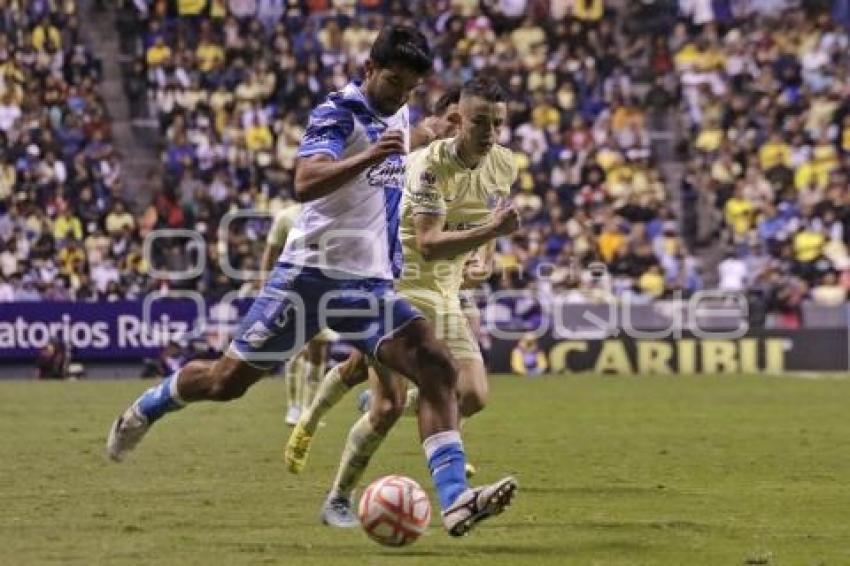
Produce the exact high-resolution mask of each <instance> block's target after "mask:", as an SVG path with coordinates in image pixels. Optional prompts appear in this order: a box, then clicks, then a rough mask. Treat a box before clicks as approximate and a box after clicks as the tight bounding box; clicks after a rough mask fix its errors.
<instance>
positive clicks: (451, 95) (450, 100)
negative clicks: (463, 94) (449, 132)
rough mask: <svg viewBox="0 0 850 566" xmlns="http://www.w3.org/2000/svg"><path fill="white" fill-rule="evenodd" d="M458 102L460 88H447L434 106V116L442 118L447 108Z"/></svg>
mask: <svg viewBox="0 0 850 566" xmlns="http://www.w3.org/2000/svg"><path fill="white" fill-rule="evenodd" d="M458 102H460V88H458V87H456V86H452V87H449V88H448V89H447V90H446V92H444V93H443V95H442V96H441V97H440V98H438V99H437V102H436V103H435V104H434V115H435V116H442V115H443V114H445V113H446V110H448V108H449V106H451V105H452V104H457V103H458Z"/></svg>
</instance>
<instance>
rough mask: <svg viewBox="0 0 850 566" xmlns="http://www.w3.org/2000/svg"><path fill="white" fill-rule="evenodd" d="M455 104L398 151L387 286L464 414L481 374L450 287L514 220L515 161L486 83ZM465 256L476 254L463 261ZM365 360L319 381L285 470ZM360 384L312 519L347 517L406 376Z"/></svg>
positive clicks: (483, 382) (336, 522)
mask: <svg viewBox="0 0 850 566" xmlns="http://www.w3.org/2000/svg"><path fill="white" fill-rule="evenodd" d="M458 112H459V119H460V128H459V131H458V133H457V135H456V136H455V137H454V138H451V139H444V140H439V141H435V142H432V143H431V144H430V145H429V146H428V147H427V148H425V149H422V150H420V151H417V152H415V153H413V154H412V155H411V156H410V157H409V159H408V169H407V172H406V180H405V194H404V199H403V202H402V226H401V241H402V245H403V250H404V260H405V272H404V273H403V274H402V277H401V278H400V279H399V280H398V281H397V282H396V289H397V290H398V291H399V293H400V294H401V295H402V296H403V297H405V298H406V299H407V300H409V301H410V302H411V303H412V304H414V305H415V306H416V307H417V309H419V310H420V311H421V312H422V313H423V314H424V315H425V316H426V318H427V319H428V320H429V321H430V322H431V323H432V324H433V325H434V326H435V328H436V331H437V335H438V337H440V338H441V339H443V340H445V341H446V343H447V344H448V346H449V349H450V350H451V352H452V355H453V357H454V359H455V360H456V363H457V364H458V368H459V372H458V375H459V381H458V394H459V403H460V411H461V414H462V415H463V416H471V415H472V414H475V413H476V412H478V411H480V410H481V409H482V408H483V407H484V404H485V403H486V397H487V390H488V386H487V373H486V369H485V366H484V362H483V359H482V357H481V352H480V350H479V347H478V342H477V340H476V339H475V337H474V336H473V335H472V332H471V329H470V326H469V324H468V323H467V320H466V316H465V313H464V311H463V306H462V305H461V301H460V297H459V294H460V290H461V287H462V286H463V283H464V279H465V276H466V275H468V274H469V273H470V271H474V272H476V273H478V274H480V273H481V272H489V264H490V263H492V255H493V245H494V238H496V237H498V236H501V235H506V234H509V233H511V232H513V231H514V230H515V229H516V228H517V227H518V225H519V217H518V214H517V212H516V210H515V209H513V208H512V207H509V206H506V205H505V204H504V203H505V201H506V199H507V197H508V195H509V191H510V187H511V185H512V184H513V183H514V181H515V179H516V176H517V169H516V165H515V163H514V157H513V153H512V152H511V151H510V150H509V149H507V148H503V147H501V146H498V145H496V144H495V137H496V135H497V131H498V129H499V128H501V127H502V124H504V122H505V120H506V116H507V105H506V103H505V100H504V94H503V93H502V91H501V89H500V88H499V86H498V85H497V84H496V83H495V82H494V81H492V80H490V79H485V78H478V79H474V80H472V81H470V82H469V83H468V84H467V85H465V86H464V87H463V89H462V91H461V98H460V103H459V109H458ZM476 252H480V253H478V254H476ZM473 256H476V257H478V258H481V259H480V261H479V263H478V264H475V265H473V266H470V265H469V260H470V259H471V258H472V257H473ZM367 365H368V364H367V360H366V359H365V358H364V357H363V356H361V355H358V354H356V353H355V354H353V355H352V356H351V357H350V358H349V360H347V361H346V362H345V363H344V364H342V365H341V367H338V368H334V370H332V371H331V372H330V373H329V374H328V375H327V376H326V377H325V379H324V380H323V381H322V384H321V385H320V388H319V392H318V394H317V397H316V399H315V401H314V403H313V405H312V406H311V407H310V408H309V409H308V410H307V411H306V412H305V414H304V415H302V418H301V419H300V421H299V423H298V425H296V427H295V429H294V430H293V432H292V435H291V436H290V439H289V442H288V443H287V448H286V451H285V458H286V463H287V467H288V468H289V469H290V471H293V472H295V473H298V472H300V471H301V469H303V467H304V465H305V463H306V458H307V453H308V450H309V446H310V442H311V441H312V436H313V434H315V431H316V427H317V424H318V421H319V419H320V418H321V416H322V415H323V414H324V413H325V412H326V411H327V410H328V409H329V408H330V407H331V406H332V405H333V404H335V403H336V402H338V400H339V399H340V398H341V397H342V396H343V395H344V394H345V392H346V391H348V390H349V388H350V386H351V385H353V384H356V383H359V382H362V381H363V380H365V378H366V375H367V371H368V370H367ZM370 390H371V394H372V403H371V406H370V409H369V412H368V414H367V415H364V416H363V417H361V418H360V420H359V421H358V422H357V423H356V424H355V425H354V427H353V428H352V429H351V431H350V433H349V438H348V442H347V444H346V447H345V449H344V451H343V455H342V459H341V462H340V466H339V470H338V473H337V475H336V479H335V480H334V485H333V487H332V489H331V491H330V493H329V496H328V499H327V500H326V502H325V505H324V507H323V510H322V520H323V521H324V522H325V523H327V524H330V525H333V526H341V527H348V526H354V525H356V524H357V521H356V518H355V516H354V514H353V512H352V511H351V494H352V490H353V488H354V486H355V485H356V484H357V482H358V481H359V479H360V478H361V477H362V474H363V472H364V471H365V468H366V466H367V465H368V462H369V459H370V457H371V456H372V454H373V453H374V452H375V451H376V450H377V448H378V446H379V444H380V442H381V441H382V440H383V438H384V436H385V435H386V433H387V432H388V430H389V428H391V427H392V425H393V424H394V423H395V422H396V420H397V419H398V417H399V416H400V414H401V410H402V408H403V406H404V405H405V390H406V384H405V382H404V381H403V380H402V379H401V378H400V377H395V378H394V379H393V380H392V381H391V382H389V383H388V382H386V381H382V380H378V379H374V378H373V379H371V380H370ZM363 438H368V439H369V440H370V441H369V442H363V441H362V439H363ZM513 488H515V485H513V486H511V489H513Z"/></svg>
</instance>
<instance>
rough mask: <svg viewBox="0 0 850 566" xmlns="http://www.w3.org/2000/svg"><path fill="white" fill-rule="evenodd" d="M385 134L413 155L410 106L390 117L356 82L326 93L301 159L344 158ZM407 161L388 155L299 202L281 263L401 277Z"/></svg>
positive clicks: (358, 274)
mask: <svg viewBox="0 0 850 566" xmlns="http://www.w3.org/2000/svg"><path fill="white" fill-rule="evenodd" d="M387 130H401V131H402V132H403V134H404V140H405V145H406V147H407V150H408V151H409V150H410V120H409V115H408V109H407V106H406V105H405V106H403V107H402V108H401V109H399V111H398V112H396V113H395V114H393V115H392V116H389V117H386V116H381V115H379V114H378V113H377V112H376V111H375V110H373V109H372V108H371V107H370V106H369V102H368V101H367V99H366V97H365V95H364V94H363V92H362V91H361V90H360V87H359V84H358V83H356V82H352V83H349V84H348V85H346V86H345V87H344V88H343V89H342V90H339V91H337V92H333V93H331V94H329V95H328V97H327V98H326V100H325V101H324V102H323V103H322V104H320V105H319V106H317V107H316V108H315V109H314V110H313V112H312V113H311V114H310V120H309V122H308V123H307V131H306V132H305V134H304V138H303V139H302V140H301V147H300V148H299V150H298V156H299V157H307V156H311V155H317V154H326V155H330V156H331V157H333V158H334V159H343V158H346V157H349V156H351V155H354V154H357V153H360V152H362V151H365V150H366V149H367V148H368V147H369V146H370V145H371V144H374V143H375V142H377V140H378V138H380V136H381V135H382V134H383V133H384V132H385V131H387ZM404 167H405V156H403V155H391V156H389V157H388V158H386V159H385V160H384V161H383V162H381V163H378V164H376V165H373V166H372V167H370V168H368V169H366V170H365V171H363V172H361V173H360V174H359V175H357V176H355V177H354V178H352V179H351V180H350V181H348V182H346V183H345V184H344V185H343V186H342V187H340V188H339V189H338V190H336V191H334V192H333V193H331V194H329V195H327V196H324V197H321V198H319V199H316V200H314V201H310V202H308V203H305V204H304V208H303V210H302V211H301V214H300V216H299V217H298V219H297V220H296V222H295V225H294V226H293V228H292V230H291V231H290V232H289V236H288V238H287V241H286V247H285V248H284V250H283V252H282V253H281V256H280V261H283V262H287V263H290V264H293V265H302V266H308V267H318V268H321V269H322V270H324V271H325V272H328V273H336V274H338V276H340V277H347V276H354V277H374V278H379V279H393V278H395V277H397V276H398V275H399V274H400V272H401V262H402V252H401V244H400V243H399V237H398V226H399V214H400V201H401V195H402V189H403V187H404Z"/></svg>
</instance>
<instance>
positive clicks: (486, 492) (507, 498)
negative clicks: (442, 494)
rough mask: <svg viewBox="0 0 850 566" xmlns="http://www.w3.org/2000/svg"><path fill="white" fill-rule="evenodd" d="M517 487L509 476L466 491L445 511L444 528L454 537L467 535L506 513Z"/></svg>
mask: <svg viewBox="0 0 850 566" xmlns="http://www.w3.org/2000/svg"><path fill="white" fill-rule="evenodd" d="M517 487H518V486H517V482H516V480H515V479H514V478H513V477H511V476H508V477H506V478H503V479H501V480H499V481H497V482H496V483H492V484H490V485H484V486H481V487H475V488H472V489H468V490H466V491H465V492H463V493H461V494H460V495H459V496H458V498H457V499H456V500H455V502H454V503H453V504H452V505H451V507H449V508H448V509H446V510H445V511H443V526H445V527H446V530H447V531H448V532H449V534H450V535H452V536H453V537H460V536H463V535H465V534H467V533H468V532H469V531H471V530H472V528H473V527H474V526H475V525H477V524H478V523H480V522H481V521H483V520H484V519H488V518H490V517H493V516H494V515H498V514H499V513H501V512H502V511H504V510H505V508H506V507H508V506H509V505H510V504H511V500H512V499H513V496H514V492H516V490H517Z"/></svg>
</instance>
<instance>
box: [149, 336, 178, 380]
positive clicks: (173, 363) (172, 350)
mask: <svg viewBox="0 0 850 566" xmlns="http://www.w3.org/2000/svg"><path fill="white" fill-rule="evenodd" d="M186 361H187V356H186V352H185V349H184V348H182V347H181V346H180V344H179V343H177V342H174V341H171V342H169V343H168V344H167V345H166V346H165V347H164V348H163V349H162V351H161V352H160V353H159V356H158V357H156V358H155V359H152V358H147V359H145V361H144V368H143V369H142V377H144V378H147V377H165V376H167V375H171V374H172V373H174V372H175V371H177V370H178V369H180V367H182V366H183V364H185V363H186Z"/></svg>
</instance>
